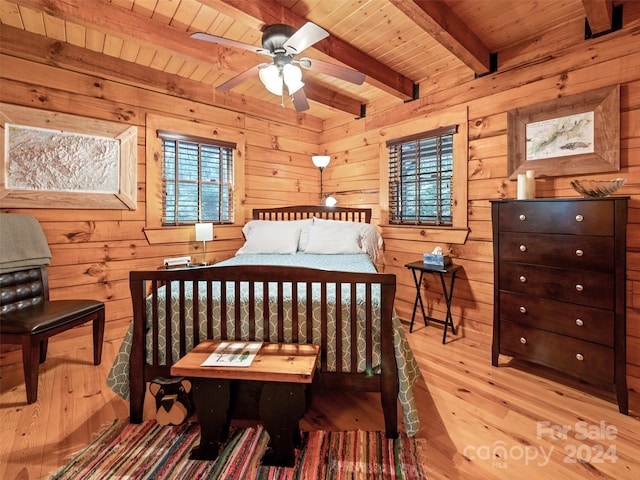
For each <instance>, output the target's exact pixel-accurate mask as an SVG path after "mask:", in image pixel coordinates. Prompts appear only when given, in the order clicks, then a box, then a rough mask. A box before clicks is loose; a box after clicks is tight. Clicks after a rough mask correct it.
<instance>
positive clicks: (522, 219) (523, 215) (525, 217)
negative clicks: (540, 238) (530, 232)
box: [518, 213, 527, 222]
mask: <svg viewBox="0 0 640 480" xmlns="http://www.w3.org/2000/svg"><path fill="white" fill-rule="evenodd" d="M518 218H519V219H520V221H521V222H524V221H525V220H526V219H527V216H526V215H525V214H524V213H521V214H520V216H519V217H518Z"/></svg>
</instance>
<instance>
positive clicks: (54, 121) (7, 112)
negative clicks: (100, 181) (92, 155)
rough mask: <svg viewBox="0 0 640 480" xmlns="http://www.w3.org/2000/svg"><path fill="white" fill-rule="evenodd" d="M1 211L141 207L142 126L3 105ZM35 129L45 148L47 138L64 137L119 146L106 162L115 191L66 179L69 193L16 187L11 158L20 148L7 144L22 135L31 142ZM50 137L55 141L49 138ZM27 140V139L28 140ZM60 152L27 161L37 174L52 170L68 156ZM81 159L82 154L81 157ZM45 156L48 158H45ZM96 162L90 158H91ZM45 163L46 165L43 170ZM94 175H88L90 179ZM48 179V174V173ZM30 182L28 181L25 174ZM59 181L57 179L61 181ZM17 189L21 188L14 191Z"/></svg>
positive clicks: (0, 110)
mask: <svg viewBox="0 0 640 480" xmlns="http://www.w3.org/2000/svg"><path fill="white" fill-rule="evenodd" d="M0 123H1V126H2V132H0V207H1V208H54V209H55V208H73V209H110V210H126V209H128V210H135V209H136V206H137V169H138V164H137V163H138V162H137V157H138V155H137V151H138V129H137V127H133V126H129V125H124V124H121V123H116V122H108V121H105V120H96V119H93V118H87V117H80V116H77V115H69V114H64V113H56V112H49V111H46V110H40V109H37V108H29V107H22V106H19V105H11V104H6V103H0ZM30 129H31V130H33V132H34V133H33V135H34V143H35V138H36V137H35V136H36V135H41V136H43V138H44V139H45V140H42V143H43V145H44V146H45V148H46V145H47V144H46V142H47V140H46V139H48V138H53V137H54V136H55V135H59V137H60V138H65V139H69V143H73V144H74V145H81V146H85V145H91V144H92V142H93V143H95V144H96V145H99V142H100V141H102V142H103V143H104V144H115V145H116V146H117V147H116V148H114V149H113V151H114V152H115V154H113V152H112V154H111V155H109V156H106V157H105V159H103V162H104V163H107V164H108V163H111V164H110V165H106V166H107V171H108V172H109V175H110V176H116V177H117V179H113V178H112V179H111V180H110V181H109V182H107V183H108V184H109V185H111V184H113V188H105V189H104V190H101V189H94V188H92V187H89V188H83V187H82V186H78V185H77V183H78V182H77V181H76V182H71V181H68V182H67V183H65V179H64V178H62V179H61V180H59V182H60V183H62V184H63V185H65V188H51V187H47V186H45V187H44V188H41V187H40V186H39V185H40V184H39V183H38V182H37V181H35V180H34V181H33V185H29V186H28V188H24V187H23V185H22V184H20V182H14V181H13V179H12V177H11V172H10V168H9V166H10V162H11V159H12V157H11V155H14V153H13V150H12V149H14V148H15V150H16V151H17V150H18V148H17V146H12V145H10V144H8V141H7V139H8V138H13V137H11V136H10V135H9V134H10V133H11V134H14V135H16V134H18V133H20V134H22V137H24V138H27V139H28V138H29V130H30ZM48 136H50V137H48ZM26 141H28V140H26ZM58 149H59V150H61V153H58V152H52V153H51V155H38V154H33V157H30V156H27V155H24V156H23V157H21V159H20V160H21V161H23V162H32V163H33V164H34V165H29V166H30V167H32V168H33V169H34V172H35V171H39V170H43V171H46V170H47V169H50V168H51V163H52V161H53V162H55V161H56V159H60V158H62V157H63V156H64V155H65V154H66V153H67V152H66V151H65V150H64V148H61V147H60V146H58ZM78 155H79V158H82V154H81V153H79V154H78ZM45 157H46V158H45ZM88 160H91V159H88ZM38 162H41V165H38ZM87 168H90V167H87ZM90 174H91V172H85V176H87V177H88V176H89V175H90ZM43 175H44V176H46V173H45V174H43ZM25 177H27V176H26V175H25ZM56 181H58V180H56ZM12 185H19V186H17V187H12Z"/></svg>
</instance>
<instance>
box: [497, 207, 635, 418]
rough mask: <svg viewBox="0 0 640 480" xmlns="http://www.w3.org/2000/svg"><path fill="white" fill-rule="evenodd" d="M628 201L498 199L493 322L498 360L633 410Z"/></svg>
mask: <svg viewBox="0 0 640 480" xmlns="http://www.w3.org/2000/svg"><path fill="white" fill-rule="evenodd" d="M627 202H628V197H608V198H597V199H577V198H576V199H535V200H496V201H492V202H491V213H492V219H493V254H494V319H493V346H492V355H491V357H492V358H491V363H492V364H493V365H494V366H498V357H499V355H500V354H505V355H509V356H511V357H514V358H519V359H523V360H527V361H530V362H533V363H536V364H541V365H545V366H547V367H551V368H553V369H556V370H559V371H561V372H564V373H566V374H569V375H572V376H574V377H577V378H580V379H582V380H584V381H585V382H588V383H592V384H597V385H602V386H604V385H614V386H615V391H616V395H617V399H618V408H619V410H620V412H621V413H624V414H628V391H627V381H626V353H625V348H626V338H625V337H626V311H625V294H626V292H625V277H626V228H627Z"/></svg>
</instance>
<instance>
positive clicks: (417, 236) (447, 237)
mask: <svg viewBox="0 0 640 480" xmlns="http://www.w3.org/2000/svg"><path fill="white" fill-rule="evenodd" d="M468 121H469V115H468V111H467V107H466V106H462V107H454V108H451V109H450V110H447V111H444V112H437V114H436V113H434V112H430V113H429V114H425V115H424V116H423V117H422V118H411V120H409V121H407V122H403V123H402V124H397V125H393V126H390V127H385V128H384V132H382V135H381V137H380V138H381V141H380V143H379V149H380V152H379V158H380V172H388V171H389V151H388V148H387V145H386V141H384V140H383V139H384V138H385V137H386V138H406V137H409V136H411V135H416V134H418V133H419V132H424V131H431V130H437V129H439V128H442V127H445V126H447V125H458V133H457V134H455V135H454V136H453V158H454V161H453V185H452V191H453V195H452V202H451V215H452V225H450V226H449V225H447V226H436V225H396V224H390V223H389V182H388V178H387V175H380V227H381V229H382V234H383V236H384V237H385V238H402V239H405V240H416V241H420V240H421V241H427V240H428V241H432V242H437V243H443V244H444V243H449V244H464V243H465V242H466V240H467V237H468V235H469V219H468V173H467V172H468V163H469V158H468V152H469V133H468V132H469V127H468Z"/></svg>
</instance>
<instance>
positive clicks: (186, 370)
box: [171, 340, 320, 467]
mask: <svg viewBox="0 0 640 480" xmlns="http://www.w3.org/2000/svg"><path fill="white" fill-rule="evenodd" d="M220 343H221V342H220V341H218V340H205V341H202V342H200V343H199V344H198V345H197V346H196V347H195V348H194V349H193V350H192V351H191V352H189V353H187V354H186V355H185V356H184V357H182V358H181V359H180V360H178V361H177V362H176V363H175V364H174V365H173V366H172V367H171V375H175V376H185V377H189V378H190V379H191V380H192V383H193V390H192V395H193V403H194V405H195V407H196V411H197V413H198V422H199V423H200V445H199V446H198V447H196V448H195V449H194V450H193V451H192V452H191V458H193V459H198V460H214V459H215V458H217V456H218V450H219V448H220V443H221V442H223V441H225V440H226V439H227V436H228V433H229V423H230V420H231V418H249V419H253V418H256V416H255V414H256V412H257V418H259V420H260V421H261V422H262V424H263V425H264V428H265V430H266V431H267V432H268V433H269V437H270V442H269V449H268V450H267V451H266V452H265V454H264V456H263V457H262V463H263V464H264V465H277V466H289V467H292V466H293V465H294V462H295V450H294V448H295V446H296V444H298V445H299V442H300V439H301V436H300V429H299V426H298V421H299V420H300V419H301V418H302V416H303V415H304V412H305V408H306V395H305V393H306V387H307V385H308V384H310V383H311V382H312V381H313V375H314V373H315V370H316V365H317V363H318V356H319V353H320V347H319V346H318V345H312V344H297V343H264V344H263V345H262V346H261V348H260V350H259V351H258V353H257V354H256V357H255V358H254V360H253V362H252V363H251V365H249V366H247V367H228V366H224V367H222V366H220V367H210V366H206V367H203V366H202V362H204V361H205V360H206V359H207V358H208V357H209V355H211V353H213V352H214V350H215V349H216V347H217V346H218V345H219V344H220ZM240 387H244V388H245V391H247V392H248V394H247V395H243V394H242V393H239V392H241V391H242V388H240ZM232 399H233V400H232ZM256 399H257V405H255V403H256ZM234 403H241V404H242V405H240V406H237V405H235V404H234ZM250 410H251V412H250Z"/></svg>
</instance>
